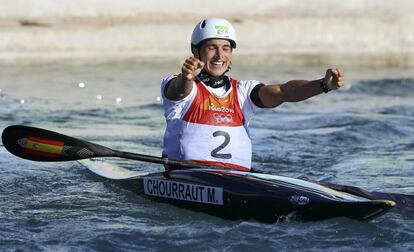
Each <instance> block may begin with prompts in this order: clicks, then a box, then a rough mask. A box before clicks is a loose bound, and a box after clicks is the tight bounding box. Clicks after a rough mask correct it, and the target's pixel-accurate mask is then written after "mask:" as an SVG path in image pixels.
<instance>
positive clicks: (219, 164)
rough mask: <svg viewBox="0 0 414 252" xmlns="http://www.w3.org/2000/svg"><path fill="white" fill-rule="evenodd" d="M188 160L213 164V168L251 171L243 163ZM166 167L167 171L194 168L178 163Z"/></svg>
mask: <svg viewBox="0 0 414 252" xmlns="http://www.w3.org/2000/svg"><path fill="white" fill-rule="evenodd" d="M186 161H188V162H194V163H199V164H206V165H209V166H211V168H220V167H223V168H228V169H233V170H238V171H247V172H249V171H250V168H247V167H245V166H242V165H236V164H230V163H225V162H219V161H208V160H186ZM195 165H197V164H195ZM164 168H165V170H167V171H172V170H186V169H192V168H188V167H181V166H176V165H164Z"/></svg>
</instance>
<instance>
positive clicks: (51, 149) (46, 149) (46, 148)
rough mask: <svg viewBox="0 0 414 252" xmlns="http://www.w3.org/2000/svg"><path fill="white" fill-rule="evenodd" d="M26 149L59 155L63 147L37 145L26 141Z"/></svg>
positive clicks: (37, 143)
mask: <svg viewBox="0 0 414 252" xmlns="http://www.w3.org/2000/svg"><path fill="white" fill-rule="evenodd" d="M26 148H28V149H31V150H35V151H41V152H46V153H52V154H61V153H62V149H63V146H58V145H52V144H46V143H39V142H35V141H32V140H30V139H28V140H27V143H26Z"/></svg>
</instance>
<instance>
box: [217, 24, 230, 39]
mask: <svg viewBox="0 0 414 252" xmlns="http://www.w3.org/2000/svg"><path fill="white" fill-rule="evenodd" d="M214 28H215V29H216V34H217V35H218V36H229V27H227V26H225V25H216V26H214Z"/></svg>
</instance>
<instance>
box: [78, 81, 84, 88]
mask: <svg viewBox="0 0 414 252" xmlns="http://www.w3.org/2000/svg"><path fill="white" fill-rule="evenodd" d="M78 86H79V87H80V88H84V87H86V84H85V83H83V82H80V83H79V84H78Z"/></svg>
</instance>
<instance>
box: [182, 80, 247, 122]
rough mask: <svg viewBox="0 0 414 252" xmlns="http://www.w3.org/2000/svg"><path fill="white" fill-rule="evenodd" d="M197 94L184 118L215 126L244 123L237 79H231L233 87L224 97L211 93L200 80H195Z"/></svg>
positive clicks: (188, 120)
mask: <svg viewBox="0 0 414 252" xmlns="http://www.w3.org/2000/svg"><path fill="white" fill-rule="evenodd" d="M195 83H196V85H197V94H196V96H195V97H194V100H193V102H192V103H191V106H190V108H189V109H188V111H187V112H186V113H185V115H184V117H183V120H184V121H187V122H190V123H198V124H206V125H213V126H230V127H237V126H242V125H243V124H244V117H243V112H242V110H241V108H240V105H239V99H238V95H237V81H236V80H233V79H231V88H230V90H229V92H228V94H227V95H226V96H225V97H223V98H218V97H216V96H215V95H214V94H212V93H210V91H208V89H207V88H206V87H205V86H204V84H203V83H201V82H200V81H199V80H197V79H196V80H195Z"/></svg>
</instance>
